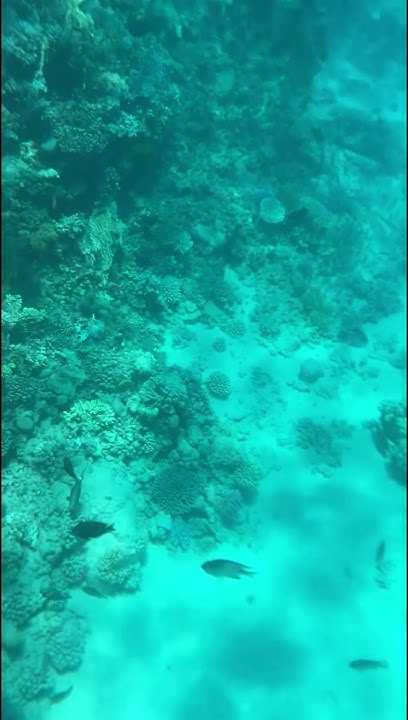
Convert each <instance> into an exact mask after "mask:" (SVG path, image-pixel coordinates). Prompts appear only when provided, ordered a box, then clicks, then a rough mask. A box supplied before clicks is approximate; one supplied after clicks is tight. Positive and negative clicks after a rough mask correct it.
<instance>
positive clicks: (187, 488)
mask: <svg viewBox="0 0 408 720" xmlns="http://www.w3.org/2000/svg"><path fill="white" fill-rule="evenodd" d="M201 487H202V483H201V479H200V476H199V474H198V473H196V472H193V471H191V470H188V469H187V468H184V467H176V466H169V467H168V468H167V469H166V470H163V471H162V472H161V473H160V474H159V475H158V476H157V478H155V479H154V480H153V481H152V483H151V496H152V500H153V501H154V502H155V503H156V505H158V506H159V507H160V508H161V510H164V512H166V513H168V514H169V515H171V516H172V517H182V516H183V515H187V514H188V513H189V512H190V510H191V509H192V507H193V505H194V503H195V501H196V500H197V498H198V495H199V494H200V491H201Z"/></svg>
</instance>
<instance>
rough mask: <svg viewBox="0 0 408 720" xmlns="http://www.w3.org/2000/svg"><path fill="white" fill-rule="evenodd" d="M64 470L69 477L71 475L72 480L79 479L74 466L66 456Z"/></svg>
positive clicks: (76, 480)
mask: <svg viewBox="0 0 408 720" xmlns="http://www.w3.org/2000/svg"><path fill="white" fill-rule="evenodd" d="M64 470H65V472H66V473H67V475H69V476H70V477H72V479H73V480H75V482H78V481H79V477H78V475H77V474H76V472H75V470H74V466H73V464H72V462H71V460H70V459H69V458H68V457H64Z"/></svg>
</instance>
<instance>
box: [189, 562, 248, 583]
mask: <svg viewBox="0 0 408 720" xmlns="http://www.w3.org/2000/svg"><path fill="white" fill-rule="evenodd" d="M201 567H202V569H203V570H204V572H206V573H208V574H209V575H214V577H225V578H232V579H233V580H240V579H241V576H242V575H248V576H249V577H252V576H253V575H256V571H255V570H252V568H250V567H248V565H242V564H241V563H237V562H234V561H233V560H222V559H220V560H208V561H207V562H205V563H203V564H202V565H201Z"/></svg>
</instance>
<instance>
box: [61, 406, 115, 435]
mask: <svg viewBox="0 0 408 720" xmlns="http://www.w3.org/2000/svg"><path fill="white" fill-rule="evenodd" d="M63 417H64V420H65V422H66V423H67V425H68V427H69V428H70V429H72V430H75V431H76V432H77V433H83V434H87V433H92V434H94V433H95V432H97V431H98V429H101V428H107V427H111V426H112V425H113V424H114V421H115V413H114V412H113V410H112V408H111V407H110V405H108V404H107V403H105V402H102V400H79V401H78V402H76V403H75V404H74V405H73V406H72V408H71V409H70V410H67V411H66V412H64V413H63Z"/></svg>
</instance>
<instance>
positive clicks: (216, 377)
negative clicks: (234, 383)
mask: <svg viewBox="0 0 408 720" xmlns="http://www.w3.org/2000/svg"><path fill="white" fill-rule="evenodd" d="M207 387H208V391H209V392H210V393H211V395H214V397H217V398H220V399H222V400H225V399H226V398H227V397H228V396H229V394H230V392H231V383H230V380H229V377H228V376H227V375H226V374H225V373H223V372H221V370H214V371H213V372H212V373H210V375H209V377H208V379H207Z"/></svg>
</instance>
